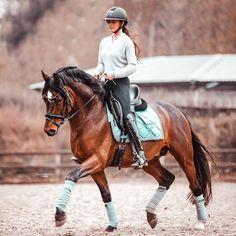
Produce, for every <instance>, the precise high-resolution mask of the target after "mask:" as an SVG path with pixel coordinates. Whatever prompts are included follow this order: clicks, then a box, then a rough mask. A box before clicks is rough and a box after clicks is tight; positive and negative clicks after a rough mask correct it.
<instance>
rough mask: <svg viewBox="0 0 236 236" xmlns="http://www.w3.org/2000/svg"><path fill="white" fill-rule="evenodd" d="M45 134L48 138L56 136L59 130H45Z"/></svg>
mask: <svg viewBox="0 0 236 236" xmlns="http://www.w3.org/2000/svg"><path fill="white" fill-rule="evenodd" d="M44 132H45V133H46V134H47V135H48V136H54V135H56V134H57V130H55V129H44Z"/></svg>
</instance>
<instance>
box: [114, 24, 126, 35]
mask: <svg viewBox="0 0 236 236" xmlns="http://www.w3.org/2000/svg"><path fill="white" fill-rule="evenodd" d="M124 25H125V23H124V21H122V22H121V24H120V26H119V28H118V29H117V30H116V31H115V32H114V34H116V33H117V32H118V31H119V30H120V29H122V28H123V26H124Z"/></svg>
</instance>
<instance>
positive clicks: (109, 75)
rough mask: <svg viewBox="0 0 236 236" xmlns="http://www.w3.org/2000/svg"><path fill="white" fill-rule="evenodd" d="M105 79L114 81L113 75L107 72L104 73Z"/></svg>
mask: <svg viewBox="0 0 236 236" xmlns="http://www.w3.org/2000/svg"><path fill="white" fill-rule="evenodd" d="M106 79H108V80H113V79H114V75H113V74H112V73H110V72H107V73H106Z"/></svg>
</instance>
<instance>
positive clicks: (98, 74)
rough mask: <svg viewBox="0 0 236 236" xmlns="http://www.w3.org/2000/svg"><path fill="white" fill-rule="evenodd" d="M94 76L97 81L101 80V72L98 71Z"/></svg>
mask: <svg viewBox="0 0 236 236" xmlns="http://www.w3.org/2000/svg"><path fill="white" fill-rule="evenodd" d="M93 76H94V78H95V79H99V77H100V72H99V71H96V72H95V73H94V75H93Z"/></svg>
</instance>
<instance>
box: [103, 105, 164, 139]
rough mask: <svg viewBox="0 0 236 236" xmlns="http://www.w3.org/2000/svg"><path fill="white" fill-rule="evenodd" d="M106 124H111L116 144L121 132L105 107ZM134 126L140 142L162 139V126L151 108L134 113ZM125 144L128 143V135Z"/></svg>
mask: <svg viewBox="0 0 236 236" xmlns="http://www.w3.org/2000/svg"><path fill="white" fill-rule="evenodd" d="M106 111H107V117H108V122H109V123H110V124H111V129H112V133H113V136H114V138H115V140H116V141H117V142H119V141H120V135H121V130H120V129H119V127H118V125H117V123H116V121H115V119H114V117H113V115H112V114H111V112H110V110H109V109H108V107H107V106H106ZM135 117H136V124H137V128H138V131H139V136H140V139H141V141H149V140H160V139H163V138H164V134H163V129H162V124H161V121H160V118H159V116H158V115H157V113H156V112H155V111H154V110H153V109H152V108H151V107H149V106H148V107H147V109H146V110H144V111H137V112H135ZM125 137H126V142H127V143H128V142H130V140H129V138H128V135H126V136H125Z"/></svg>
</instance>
